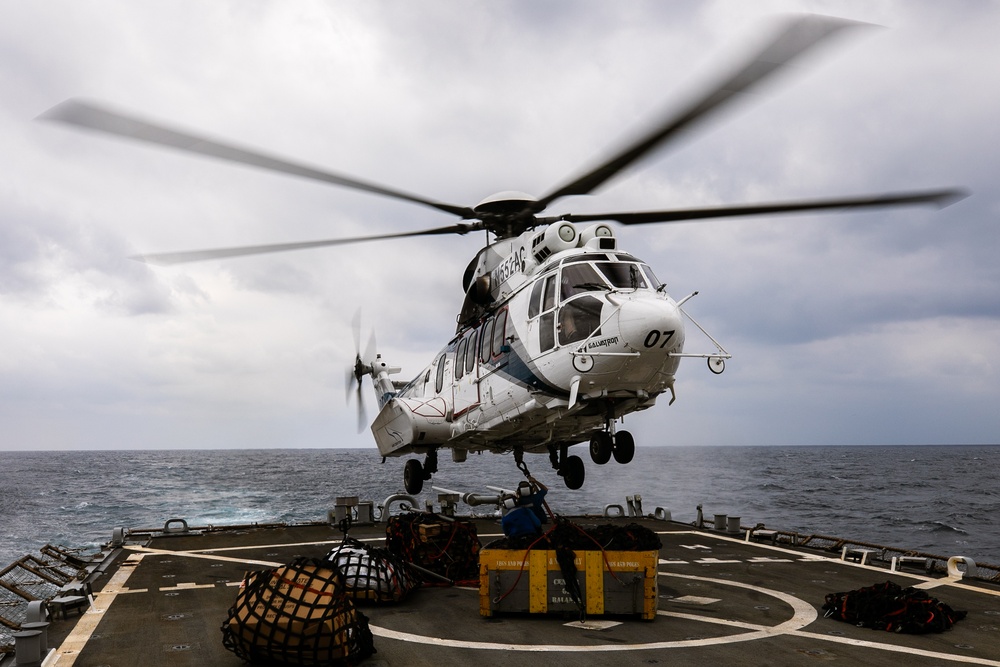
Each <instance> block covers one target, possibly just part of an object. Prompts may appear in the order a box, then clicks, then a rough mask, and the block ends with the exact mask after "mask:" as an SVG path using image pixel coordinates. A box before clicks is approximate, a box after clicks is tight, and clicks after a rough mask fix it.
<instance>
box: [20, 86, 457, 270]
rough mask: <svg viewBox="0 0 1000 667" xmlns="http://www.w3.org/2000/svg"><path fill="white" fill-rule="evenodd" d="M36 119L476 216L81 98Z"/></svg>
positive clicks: (445, 210) (69, 101)
mask: <svg viewBox="0 0 1000 667" xmlns="http://www.w3.org/2000/svg"><path fill="white" fill-rule="evenodd" d="M39 119H41V120H51V121H56V122H59V123H66V124H68V125H76V126H78V127H83V128H87V129H90V130H97V131H98V132H106V133H108V134H113V135H116V136H119V137H124V138H126V139H134V140H135V141H143V142H146V143H150V144H157V145H160V146H167V147H169V148H176V149H178V150H182V151H187V152H189V153H198V154H200V155H207V156H209V157H214V158H219V159H221V160H228V161H230V162H238V163H240V164H247V165H251V166H254V167H260V168H261V169H267V170H270V171H277V172H281V173H284V174H290V175H293V176H301V177H302V178H311V179H313V180H317V181H322V182H324V183H330V184H332V185H341V186H344V187H348V188H353V189H355V190H363V191H365V192H370V193H372V194H376V195H382V196H385V197H392V198H395V199H402V200H405V201H409V202H413V203H415V204H422V205H424V206H430V207H431V208H436V209H438V210H439V211H444V212H445V213H451V214H453V215H457V216H459V217H461V218H464V219H469V218H475V217H476V214H475V212H474V211H473V210H472V209H470V208H465V207H463V206H453V205H451V204H444V203H441V202H436V201H432V200H430V199H425V198H423V197H418V196H417V195H411V194H408V193H406V192H401V191H399V190H393V189H391V188H387V187H383V186H381V185H375V184H373V183H366V182H364V181H359V180H355V179H353V178H347V177H346V176H340V175H338V174H334V173H333V172H329V171H323V170H320V169H316V168H314V167H308V166H305V165H301V164H296V163H294V162H289V161H286V160H283V159H280V158H276V157H271V156H269V155H265V154H264V153H262V152H259V151H254V150H250V149H246V148H239V147H237V146H234V145H232V144H226V143H222V142H219V141H213V140H211V139H206V138H205V137H200V136H198V135H196V134H193V133H190V132H186V131H181V130H175V129H171V128H168V127H166V126H164V125H158V124H155V123H151V122H149V121H145V120H141V119H139V118H136V117H134V116H128V115H125V114H122V113H119V112H117V111H111V110H110V109H107V108H105V107H102V106H98V105H96V104H92V103H89V102H84V101H82V100H67V101H65V102H63V103H61V104H58V105H56V106H54V107H52V108H51V109H49V110H48V111H46V112H45V113H43V114H42V115H40V116H39ZM265 252H267V251H265Z"/></svg>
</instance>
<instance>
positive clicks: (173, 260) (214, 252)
mask: <svg viewBox="0 0 1000 667" xmlns="http://www.w3.org/2000/svg"><path fill="white" fill-rule="evenodd" d="M476 229H481V227H480V226H478V225H474V224H465V223H459V224H457V225H450V226H448V227H438V228H436V229H424V230H420V231H416V232H400V233H398V234H376V235H374V236H355V237H353V238H346V239H326V240H322V241H300V242H296V243H273V244H268V245H253V246H240V247H235V248H214V249H208V250H187V251H181V252H159V253H152V254H149V255H136V256H134V257H132V259H137V260H139V261H142V262H146V263H147V264H157V265H160V266H167V265H170V264H184V263H186V262H200V261H202V260H206V259H221V258H225V257H244V256H246V255H263V254H265V253H269V252H285V251H288V250H304V249H306V248H320V247H323V246H332V245H346V244H349V243H364V242H366V241H380V240H382V239H400V238H406V237H408V236H437V235H440V234H468V233H469V232H470V231H474V230H476Z"/></svg>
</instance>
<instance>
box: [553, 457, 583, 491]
mask: <svg viewBox="0 0 1000 667" xmlns="http://www.w3.org/2000/svg"><path fill="white" fill-rule="evenodd" d="M559 474H560V475H562V476H563V481H565V482H566V486H567V487H568V488H570V489H573V490H576V489H579V488H580V487H581V486H583V480H584V479H585V478H586V476H587V469H586V468H584V467H583V459H581V458H580V457H579V456H567V457H566V460H565V461H563V464H562V469H561V470H560V471H559Z"/></svg>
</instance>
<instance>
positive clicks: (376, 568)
mask: <svg viewBox="0 0 1000 667" xmlns="http://www.w3.org/2000/svg"><path fill="white" fill-rule="evenodd" d="M324 560H325V561H327V562H329V563H330V564H331V567H333V568H335V569H337V570H339V571H340V574H341V575H342V576H343V582H344V589H345V591H346V592H347V594H348V595H349V596H350V597H351V598H352V599H354V600H356V601H361V600H367V601H370V602H376V603H392V602H401V601H402V600H403V599H404V598H405V597H406V596H407V595H409V593H410V591H412V590H413V589H414V588H416V587H417V586H418V585H419V581H418V580H417V578H416V577H415V576H414V575H413V573H412V571H411V569H410V567H409V565H408V564H407V563H406V562H405V561H403V560H402V559H401V558H397V557H396V556H393V555H392V554H391V553H389V551H388V550H387V549H380V548H379V547H374V546H370V545H368V544H364V543H362V542H359V541H358V540H356V539H353V538H350V537H348V538H345V539H344V541H343V542H342V543H341V545H340V546H339V547H337V548H336V549H334V550H333V551H331V552H330V553H328V554H327V555H326V556H325V557H324Z"/></svg>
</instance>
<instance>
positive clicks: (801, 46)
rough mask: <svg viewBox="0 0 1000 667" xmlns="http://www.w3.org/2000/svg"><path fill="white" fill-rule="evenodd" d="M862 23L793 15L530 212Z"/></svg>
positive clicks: (607, 173)
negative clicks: (648, 128) (725, 71)
mask: <svg viewBox="0 0 1000 667" xmlns="http://www.w3.org/2000/svg"><path fill="white" fill-rule="evenodd" d="M861 25H865V24H863V23H858V22H855V21H847V20H845V19H837V18H832V17H828V16H812V15H809V16H797V17H793V18H792V19H791V20H790V21H789V22H788V23H787V24H786V25H785V26H784V28H783V29H782V30H781V31H779V32H778V34H777V35H775V36H774V37H773V38H772V39H771V41H769V42H767V43H766V44H765V45H764V46H763V47H762V48H761V49H760V50H759V51H757V52H756V53H754V54H753V55H751V56H750V57H749V58H748V59H746V61H745V62H744V64H743V65H742V66H740V67H739V68H737V69H736V71H735V72H733V74H731V75H730V76H728V77H726V78H724V79H723V80H722V81H720V82H719V83H717V84H716V85H715V86H712V87H711V88H709V90H708V91H707V92H706V93H705V94H704V95H702V96H701V97H699V98H698V99H696V100H695V101H694V102H692V103H691V104H689V105H688V106H687V107H686V108H685V109H684V110H682V111H681V112H680V113H678V114H675V115H671V116H669V117H668V118H667V119H666V120H665V121H663V122H661V123H660V124H659V125H658V126H657V127H656V128H655V129H654V130H653V131H652V132H650V133H648V134H646V135H645V136H644V137H642V138H641V139H640V140H639V141H637V142H635V143H633V144H631V145H629V146H627V147H626V148H625V149H624V150H622V151H621V152H619V153H618V154H617V155H615V156H614V157H612V158H611V159H610V160H608V161H606V162H605V163H604V164H602V165H600V166H599V167H597V168H596V169H593V170H592V171H590V172H588V173H586V174H584V175H583V176H580V177H579V178H577V179H576V180H575V181H572V182H570V183H567V184H566V185H564V186H562V187H561V188H559V189H558V190H556V191H555V192H553V193H551V194H549V195H547V196H545V197H542V198H541V199H539V200H538V203H537V206H536V207H534V208H533V210H534V211H541V210H543V209H545V208H546V207H547V206H548V205H549V204H551V203H552V202H553V201H555V200H556V199H559V198H560V197H565V196H567V195H584V194H589V193H590V192H592V191H593V190H594V189H595V188H597V187H598V186H600V185H602V184H603V183H604V182H605V181H607V180H608V179H610V178H611V177H612V176H614V175H616V174H617V173H618V172H619V171H621V170H622V169H624V168H625V167H628V166H629V165H631V164H632V163H633V162H635V161H636V160H638V159H640V158H641V157H643V156H644V155H646V154H647V153H649V152H650V151H652V150H653V149H654V148H657V147H659V146H661V145H662V144H663V143H664V142H666V141H667V140H668V139H672V138H676V137H677V136H678V135H679V134H680V133H681V132H682V131H684V130H685V129H687V128H688V127H689V126H691V125H693V124H694V123H695V122H696V121H698V120H700V119H702V118H703V117H705V116H707V115H708V114H709V113H711V112H712V111H715V110H717V109H719V108H722V107H724V106H726V105H727V104H729V103H730V102H732V101H734V98H736V97H737V96H738V95H739V94H740V93H745V92H748V91H749V90H751V89H752V88H754V87H755V86H757V85H759V84H760V83H762V82H763V81H765V80H766V79H768V78H769V77H771V76H773V75H774V74H776V73H778V72H779V71H780V70H781V69H782V68H783V67H784V66H785V65H788V64H789V63H791V62H792V61H793V60H795V59H796V58H798V57H799V56H801V55H803V54H804V53H806V52H807V51H809V50H810V49H812V48H813V47H815V46H816V45H818V44H820V43H821V42H823V41H824V40H826V39H827V38H829V37H831V36H832V35H834V34H836V33H838V32H840V31H841V30H843V29H845V28H851V27H857V26H861Z"/></svg>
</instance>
